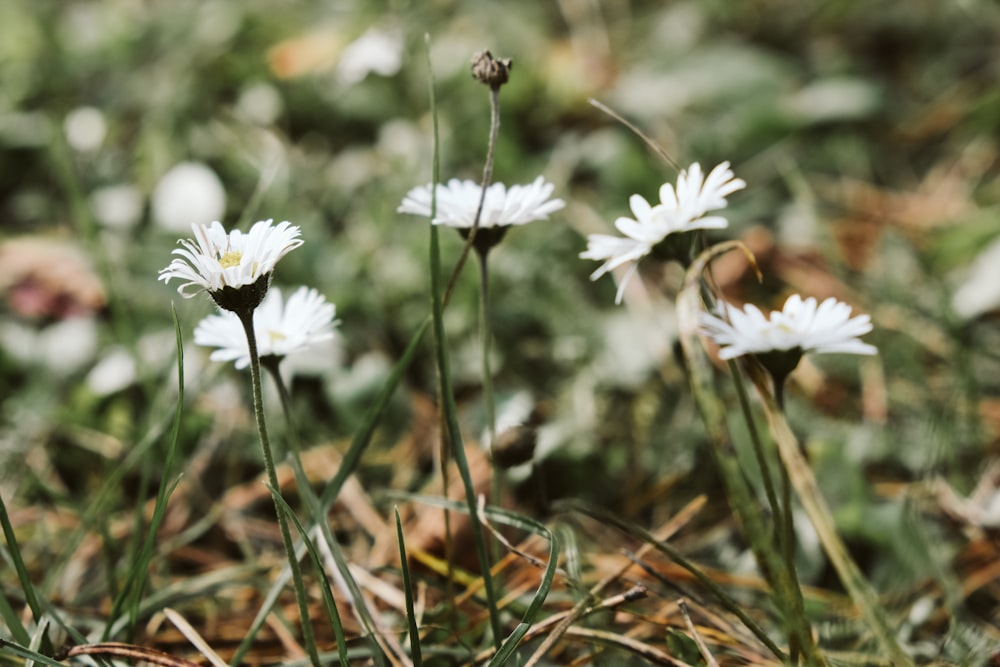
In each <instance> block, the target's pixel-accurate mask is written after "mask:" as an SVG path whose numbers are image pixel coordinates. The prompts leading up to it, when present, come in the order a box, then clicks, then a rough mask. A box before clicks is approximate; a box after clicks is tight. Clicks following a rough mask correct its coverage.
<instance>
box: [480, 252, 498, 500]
mask: <svg viewBox="0 0 1000 667" xmlns="http://www.w3.org/2000/svg"><path fill="white" fill-rule="evenodd" d="M478 254H479V340H480V343H481V344H482V354H483V405H484V407H485V410H486V433H487V436H488V438H489V440H488V441H489V443H490V448H491V449H492V448H493V447H496V444H497V411H496V410H497V409H496V399H495V398H494V396H493V371H492V370H491V368H490V338H491V336H490V333H491V331H490V276H489V268H488V263H487V257H488V251H481V252H479V253H478ZM491 489H492V492H491V494H490V495H491V499H492V504H493V505H495V506H497V507H499V506H500V491H501V489H500V469H499V467H498V466H495V465H494V466H493V484H492V485H491Z"/></svg>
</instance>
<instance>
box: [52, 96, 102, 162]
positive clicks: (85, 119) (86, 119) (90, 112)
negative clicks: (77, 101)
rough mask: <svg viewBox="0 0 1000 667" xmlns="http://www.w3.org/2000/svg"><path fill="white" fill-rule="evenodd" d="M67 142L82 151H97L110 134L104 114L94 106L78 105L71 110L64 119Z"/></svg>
mask: <svg viewBox="0 0 1000 667" xmlns="http://www.w3.org/2000/svg"><path fill="white" fill-rule="evenodd" d="M63 131H64V132H65V133H66V142H67V143H68V144H69V145H70V146H71V147H72V148H73V149H74V150H77V151H80V152H81V153H90V152H93V151H96V150H97V149H98V148H100V147H101V144H103V143H104V137H105V136H107V134H108V124H107V122H106V121H105V120H104V114H103V113H101V110H100V109H96V108H94V107H78V108H76V109H73V110H72V111H70V112H69V114H68V115H67V116H66V119H65V120H64V121H63Z"/></svg>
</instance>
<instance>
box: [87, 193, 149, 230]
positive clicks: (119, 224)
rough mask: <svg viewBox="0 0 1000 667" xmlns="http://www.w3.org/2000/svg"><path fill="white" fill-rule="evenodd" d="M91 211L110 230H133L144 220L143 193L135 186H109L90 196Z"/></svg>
mask: <svg viewBox="0 0 1000 667" xmlns="http://www.w3.org/2000/svg"><path fill="white" fill-rule="evenodd" d="M89 199H90V209H91V210H92V211H93V212H94V217H95V218H97V221H98V222H100V223H101V224H102V225H104V226H105V227H107V228H108V229H123V230H124V229H131V228H132V227H135V226H136V224H138V222H139V220H140V219H141V218H142V204H143V199H142V192H140V191H139V188H137V187H136V186H134V185H130V184H122V185H109V186H107V187H103V188H98V189H97V190H94V191H93V192H92V193H91V194H90V198H89Z"/></svg>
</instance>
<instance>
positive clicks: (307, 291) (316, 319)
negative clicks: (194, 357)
mask: <svg viewBox="0 0 1000 667" xmlns="http://www.w3.org/2000/svg"><path fill="white" fill-rule="evenodd" d="M336 312H337V311H336V306H334V304H332V303H330V302H328V301H327V300H326V298H325V297H324V296H323V295H321V294H320V293H319V292H317V291H316V290H315V289H312V288H308V287H300V288H298V289H297V290H295V292H293V293H292V295H291V296H290V297H288V301H283V300H282V296H281V290H279V289H277V288H275V289H272V290H270V291H268V293H267V296H265V297H264V300H263V301H262V302H261V303H260V305H259V306H258V307H257V309H256V310H255V311H254V313H253V326H254V334H255V335H256V337H257V349H258V351H259V353H260V356H261V357H266V356H269V355H270V356H276V357H286V356H288V355H290V354H294V353H296V352H300V351H302V350H305V349H307V348H309V347H312V346H313V345H315V344H317V343H320V342H322V341H326V340H329V339H331V338H333V332H334V326H335V324H336V323H335V322H334V319H333V318H334V315H336ZM194 342H195V343H196V344H198V345H202V346H205V347H214V348H217V349H216V350H215V351H214V352H212V355H211V357H210V359H211V360H212V361H234V362H236V368H240V369H243V368H246V367H247V366H249V365H250V352H249V348H248V347H247V337H246V333H245V332H244V330H243V325H242V324H241V323H240V320H239V317H237V316H236V314H235V313H232V312H227V311H223V312H220V313H217V314H215V315H209V316H208V317H206V318H205V319H203V320H202V321H201V322H200V323H199V324H198V326H197V328H195V330H194Z"/></svg>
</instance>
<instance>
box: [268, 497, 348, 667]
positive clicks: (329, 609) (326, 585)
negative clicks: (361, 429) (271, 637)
mask: <svg viewBox="0 0 1000 667" xmlns="http://www.w3.org/2000/svg"><path fill="white" fill-rule="evenodd" d="M267 488H268V490H269V491H270V492H271V496H272V497H273V498H274V501H275V502H276V503H277V504H278V505H280V506H281V509H282V511H283V512H284V513H285V515H286V516H287V517H288V519H290V520H291V522H292V523H293V524H295V529H296V530H298V531H299V535H300V537H301V539H302V543H303V544H304V545H305V547H306V549H307V550H308V551H309V559H310V560H311V561H312V564H313V568H314V569H315V571H316V573H317V579H318V580H319V589H320V592H321V593H322V595H323V604H324V606H325V607H326V613H327V616H328V617H329V619H330V625H331V626H333V635H334V637H335V638H336V639H337V654H338V655H339V657H340V662H341V664H344V665H346V664H348V663H347V638H346V637H344V626H343V625H342V624H341V622H340V612H338V611H337V603H336V602H335V601H334V599H333V591H332V590H330V582H329V581H327V578H326V576H325V573H324V570H323V561H322V559H320V557H319V552H318V551H316V546H315V545H314V544H313V543H312V540H310V539H309V534H308V533H307V532H306V529H305V527H304V526H303V525H302V522H301V521H299V518H298V517H297V516H296V515H295V512H294V511H292V508H291V507H289V506H288V502H287V501H286V500H285V499H284V497H283V496H282V495H281V494H280V493H278V491H277V489H274V488H273V487H272V486H271V485H270V484H268V485H267Z"/></svg>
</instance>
